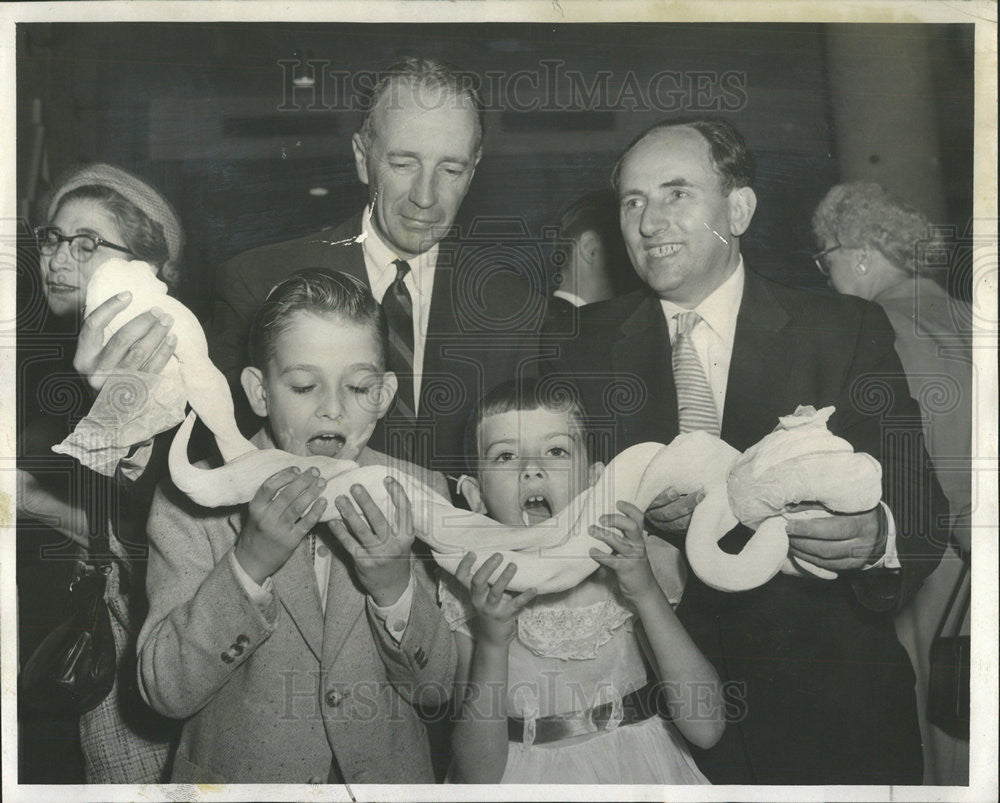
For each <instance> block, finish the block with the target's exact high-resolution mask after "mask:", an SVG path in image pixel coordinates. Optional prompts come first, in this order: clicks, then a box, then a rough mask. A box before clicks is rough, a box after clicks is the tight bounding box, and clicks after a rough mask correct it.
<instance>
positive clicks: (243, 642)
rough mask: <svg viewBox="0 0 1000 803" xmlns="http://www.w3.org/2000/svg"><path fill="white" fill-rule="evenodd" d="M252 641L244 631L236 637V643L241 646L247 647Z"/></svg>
mask: <svg viewBox="0 0 1000 803" xmlns="http://www.w3.org/2000/svg"><path fill="white" fill-rule="evenodd" d="M249 643H250V638H249V637H248V636H246V635H245V634H243V633H240V634H239V635H238V636H237V637H236V645H237V646H239V647H246V646H247V644H249Z"/></svg>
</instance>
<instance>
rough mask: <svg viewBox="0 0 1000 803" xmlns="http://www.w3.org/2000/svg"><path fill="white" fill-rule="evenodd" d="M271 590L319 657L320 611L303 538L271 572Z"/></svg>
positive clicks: (320, 647) (321, 643)
mask: <svg viewBox="0 0 1000 803" xmlns="http://www.w3.org/2000/svg"><path fill="white" fill-rule="evenodd" d="M274 589H275V591H276V592H277V594H278V598H279V599H280V600H281V604H282V605H283V606H284V607H285V610H286V611H288V615H289V616H290V617H291V618H292V621H293V622H295V626H296V627H297V628H298V629H299V632H300V633H301V634H302V638H303V639H305V641H306V644H308V645H309V649H310V650H312V652H313V655H315V656H316V660H319V659H320V656H321V655H322V647H323V611H322V609H321V608H320V600H319V589H318V588H317V587H316V573H315V571H314V570H313V565H312V558H311V557H310V555H309V540H308V539H307V538H303V539H302V541H301V542H300V543H299V545H298V547H297V548H296V550H295V551H294V552H293V553H292V556H291V557H290V558H289V559H288V561H287V562H286V563H285V565H284V566H282V567H281V568H280V569H279V570H278V571H277V572H275V574H274Z"/></svg>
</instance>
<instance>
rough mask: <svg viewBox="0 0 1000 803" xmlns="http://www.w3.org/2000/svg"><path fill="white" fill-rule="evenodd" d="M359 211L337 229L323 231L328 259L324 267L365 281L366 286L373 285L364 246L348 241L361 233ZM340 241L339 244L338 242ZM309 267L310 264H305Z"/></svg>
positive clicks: (360, 213)
mask: <svg viewBox="0 0 1000 803" xmlns="http://www.w3.org/2000/svg"><path fill="white" fill-rule="evenodd" d="M362 214H364V212H363V211H362V212H359V213H358V214H356V215H355V216H354V217H352V218H351V219H350V220H348V221H346V222H344V223H342V224H341V225H339V226H337V227H336V228H335V229H332V230H329V231H327V232H323V234H324V235H326V236H324V237H323V240H324V245H326V251H325V254H326V257H327V258H326V260H325V261H324V267H327V268H332V269H333V270H339V271H341V272H343V273H346V274H348V275H350V276H353V277H354V278H355V279H359V280H360V281H362V282H364V284H365V287H371V284H370V283H369V281H368V269H367V268H366V267H365V252H364V246H363V245H361V243H349V244H348V243H347V242H346V241H349V240H351V239H352V238H354V237H356V236H357V235H358V234H360V233H361V215H362ZM338 243H339V244H338ZM303 267H308V266H303Z"/></svg>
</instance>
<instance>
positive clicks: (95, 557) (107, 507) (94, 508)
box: [82, 469, 114, 569]
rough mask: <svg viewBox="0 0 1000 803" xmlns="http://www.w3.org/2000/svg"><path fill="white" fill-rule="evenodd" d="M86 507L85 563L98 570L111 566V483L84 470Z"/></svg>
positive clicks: (112, 506)
mask: <svg viewBox="0 0 1000 803" xmlns="http://www.w3.org/2000/svg"><path fill="white" fill-rule="evenodd" d="M82 483H83V488H84V500H85V501H84V506H85V508H86V510H87V526H88V529H89V532H88V534H87V547H86V557H85V562H86V563H87V564H88V565H90V566H94V567H96V568H98V569H105V568H107V567H108V566H110V565H111V559H112V557H113V555H112V552H111V539H110V537H109V535H108V530H109V527H110V522H111V516H112V512H113V509H114V505H113V503H112V502H113V499H112V494H113V492H114V490H113V488H112V487H110V483H109V482H107V480H106V479H105V478H104V477H102V476H101V475H100V474H98V473H97V472H95V471H90V470H89V469H82Z"/></svg>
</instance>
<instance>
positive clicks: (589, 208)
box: [546, 189, 638, 335]
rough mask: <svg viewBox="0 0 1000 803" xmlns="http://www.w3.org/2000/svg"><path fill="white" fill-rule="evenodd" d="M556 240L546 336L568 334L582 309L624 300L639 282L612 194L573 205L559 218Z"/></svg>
mask: <svg viewBox="0 0 1000 803" xmlns="http://www.w3.org/2000/svg"><path fill="white" fill-rule="evenodd" d="M556 236H557V243H558V244H559V248H558V250H557V251H556V255H555V256H554V257H553V263H554V271H553V274H554V275H553V282H554V286H555V289H554V290H553V292H552V295H551V296H550V297H549V304H548V321H547V324H546V332H547V334H550V335H560V334H572V332H573V331H575V329H576V311H577V310H578V309H579V308H580V307H583V306H585V305H587V304H593V303H595V302H597V301H606V300H607V299H609V298H612V297H614V296H616V295H622V294H624V293H626V292H628V291H629V290H632V289H634V288H635V287H636V285H637V283H638V282H637V280H636V277H635V273H634V271H633V270H632V266H631V265H630V264H629V261H628V255H627V254H626V252H625V243H624V241H623V240H622V233H621V229H620V228H619V226H618V197H617V196H616V195H615V193H614V192H612V191H611V190H610V189H606V190H597V191H595V192H588V193H587V194H586V195H582V196H581V197H579V198H577V199H576V200H575V201H573V203H571V204H570V205H569V206H568V207H567V208H566V209H565V211H564V212H563V213H562V214H561V215H560V216H559V222H558V224H557V226H556Z"/></svg>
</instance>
